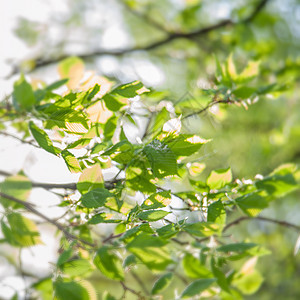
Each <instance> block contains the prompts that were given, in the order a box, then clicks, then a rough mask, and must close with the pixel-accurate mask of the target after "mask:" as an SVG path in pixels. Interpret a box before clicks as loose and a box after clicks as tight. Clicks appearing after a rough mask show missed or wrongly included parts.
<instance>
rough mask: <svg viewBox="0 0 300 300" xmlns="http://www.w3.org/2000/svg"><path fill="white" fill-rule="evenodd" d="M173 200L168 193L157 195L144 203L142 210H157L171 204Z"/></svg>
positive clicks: (163, 192) (153, 195)
mask: <svg viewBox="0 0 300 300" xmlns="http://www.w3.org/2000/svg"><path fill="white" fill-rule="evenodd" d="M171 200H172V199H171V194H170V192H168V191H162V192H159V193H155V194H152V195H151V196H150V197H148V198H147V199H146V200H145V201H144V202H143V204H142V205H141V209H156V208H162V207H166V206H167V205H169V204H170V203H171Z"/></svg>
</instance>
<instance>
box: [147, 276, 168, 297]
mask: <svg viewBox="0 0 300 300" xmlns="http://www.w3.org/2000/svg"><path fill="white" fill-rule="evenodd" d="M172 279H173V273H167V274H165V275H163V276H161V277H160V278H158V280H157V281H156V282H155V283H154V285H153V288H152V290H151V294H152V295H157V294H159V293H161V292H162V291H163V290H165V289H166V288H167V287H168V286H169V285H170V283H171V281H172Z"/></svg>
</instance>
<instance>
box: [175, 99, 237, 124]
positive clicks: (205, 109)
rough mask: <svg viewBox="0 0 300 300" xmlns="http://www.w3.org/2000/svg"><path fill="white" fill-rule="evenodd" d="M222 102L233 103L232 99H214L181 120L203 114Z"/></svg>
mask: <svg viewBox="0 0 300 300" xmlns="http://www.w3.org/2000/svg"><path fill="white" fill-rule="evenodd" d="M220 103H226V104H229V103H233V102H232V101H231V100H216V101H212V102H210V103H208V104H207V106H205V107H204V108H202V109H200V110H197V111H195V112H192V113H190V114H188V115H186V116H184V117H182V118H181V120H184V119H187V118H190V117H192V116H195V115H199V114H202V113H203V112H205V111H207V110H208V109H209V108H211V107H212V106H214V105H216V104H220Z"/></svg>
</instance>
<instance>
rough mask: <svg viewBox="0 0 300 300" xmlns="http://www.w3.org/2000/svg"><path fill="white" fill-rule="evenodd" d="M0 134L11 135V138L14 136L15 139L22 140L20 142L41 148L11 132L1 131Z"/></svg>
mask: <svg viewBox="0 0 300 300" xmlns="http://www.w3.org/2000/svg"><path fill="white" fill-rule="evenodd" d="M0 135H3V136H6V137H11V138H13V139H15V140H18V141H20V142H21V143H23V144H28V145H31V146H33V147H36V148H38V149H41V148H40V147H39V146H38V145H36V144H34V143H33V142H30V141H25V140H23V139H21V138H19V137H17V136H15V135H13V134H11V133H8V132H4V131H0Z"/></svg>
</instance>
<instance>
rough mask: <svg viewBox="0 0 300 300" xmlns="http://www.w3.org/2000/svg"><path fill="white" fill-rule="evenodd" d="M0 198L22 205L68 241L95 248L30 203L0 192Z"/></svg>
mask: <svg viewBox="0 0 300 300" xmlns="http://www.w3.org/2000/svg"><path fill="white" fill-rule="evenodd" d="M0 196H1V197H3V198H5V199H7V200H10V201H12V202H15V203H18V204H21V205H23V206H24V207H25V208H26V209H27V210H28V211H29V212H31V213H33V214H35V215H36V216H38V217H40V218H42V219H44V220H45V221H47V222H48V223H50V224H52V225H54V226H55V227H56V228H57V229H59V230H60V231H61V232H62V233H63V234H64V235H65V236H66V238H68V239H70V240H73V241H76V242H81V243H83V244H85V245H88V246H90V247H95V246H96V245H95V244H93V243H90V242H88V241H86V240H83V239H81V238H79V237H77V236H75V235H73V234H72V233H70V232H68V231H67V229H66V228H65V227H64V226H63V225H61V224H60V223H58V222H56V221H55V220H52V219H50V218H48V217H47V216H45V215H44V214H42V213H41V212H39V211H38V210H36V209H35V208H34V207H33V206H32V205H31V204H30V203H28V202H25V201H23V200H20V199H17V198H15V197H12V196H10V195H7V194H4V193H2V192H0Z"/></svg>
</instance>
